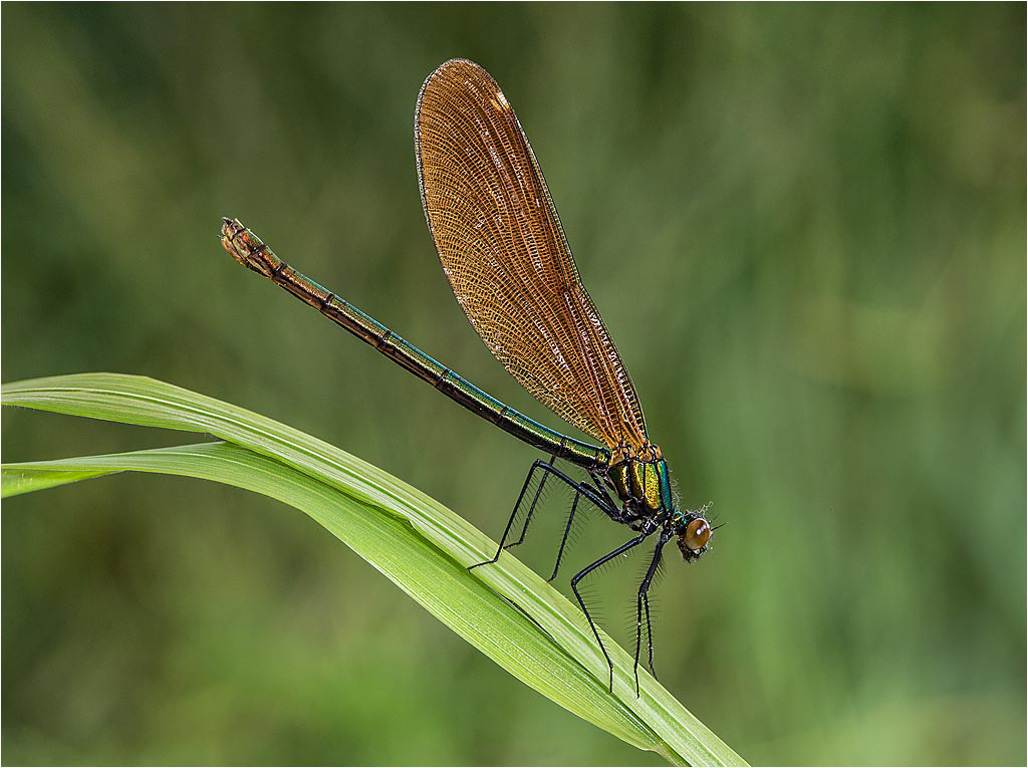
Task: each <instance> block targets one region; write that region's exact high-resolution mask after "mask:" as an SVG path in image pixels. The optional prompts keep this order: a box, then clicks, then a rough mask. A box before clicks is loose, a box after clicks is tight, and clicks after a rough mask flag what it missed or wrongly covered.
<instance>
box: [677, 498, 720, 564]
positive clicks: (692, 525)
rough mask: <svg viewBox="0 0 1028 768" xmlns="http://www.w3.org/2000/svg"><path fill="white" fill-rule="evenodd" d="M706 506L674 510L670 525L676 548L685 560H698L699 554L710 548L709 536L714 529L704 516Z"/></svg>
mask: <svg viewBox="0 0 1028 768" xmlns="http://www.w3.org/2000/svg"><path fill="white" fill-rule="evenodd" d="M706 511H707V508H706V507H702V508H701V509H695V510H688V511H685V512H682V511H680V510H675V512H674V515H673V517H672V525H673V530H674V534H675V537H676V538H677V539H678V548H679V549H680V550H681V551H682V557H684V558H685V561H686V562H687V563H688V562H691V561H693V560H698V559H699V557H700V555H702V554H703V553H704V552H706V551H707V550H708V549H710V537H711V535H712V533H713V531H714V529H713V528H711V527H710V522H708V520H707V518H706V517H704V514H706Z"/></svg>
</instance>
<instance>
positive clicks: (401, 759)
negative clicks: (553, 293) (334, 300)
mask: <svg viewBox="0 0 1028 768" xmlns="http://www.w3.org/2000/svg"><path fill="white" fill-rule="evenodd" d="M2 14H3V16H2V22H3V27H2V37H3V39H2V43H3V47H2V64H3V67H2V78H3V82H2V87H3V112H2V121H3V126H2V128H3V130H2V142H3V219H4V225H5V226H4V227H3V233H2V245H3V256H2V276H3V281H2V300H3V313H2V318H3V323H2V326H3V327H2V341H3V366H2V374H3V379H4V380H5V381H12V380H16V379H22V378H29V377H36V376H45V375H50V374H58V373H70V372H77V371H120V372H128V373H138V374H146V375H149V376H154V377H158V378H161V379H166V380H168V381H171V382H173V383H176V384H179V385H182V386H185V387H188V388H191V389H195V390H198V391H200V392H203V393H206V394H210V395H213V396H215V397H219V398H223V399H226V400H229V401H231V402H233V403H236V404H239V405H242V406H245V407H248V408H251V409H254V410H256V411H259V412H261V413H264V414H267V415H269V416H271V417H274V418H277V419H279V420H281V421H284V422H286V423H288V424H291V425H294V426H296V427H298V428H300V429H303V430H306V431H309V432H311V433H313V434H315V435H317V436H319V437H322V438H325V439H327V440H329V441H331V442H333V443H336V444H338V445H340V446H341V447H343V448H345V449H346V450H348V451H350V452H352V453H355V454H357V455H359V456H361V457H363V458H365V459H367V460H369V461H371V462H373V463H374V464H377V465H379V466H381V467H383V468H385V469H387V470H388V471H390V472H393V473H394V474H396V475H398V476H399V477H401V478H403V479H405V480H407V481H408V482H410V483H412V484H413V485H415V486H417V487H419V488H421V489H423V490H424V491H426V492H427V493H429V494H430V495H432V496H434V497H435V498H438V499H440V500H441V501H443V502H444V503H446V504H447V505H449V506H451V507H452V508H453V509H455V510H457V511H458V513H459V514H461V515H464V516H465V517H467V518H468V519H470V520H471V521H473V522H474V523H475V524H476V525H477V526H479V527H480V528H482V529H483V530H485V531H486V532H488V533H490V534H492V535H494V536H496V535H498V534H499V533H500V531H501V530H502V526H503V523H504V521H505V518H506V514H507V511H508V510H509V508H510V505H511V503H512V501H513V498H514V496H515V495H516V492H517V489H518V488H519V487H520V483H521V481H522V479H523V476H524V472H525V470H526V469H527V466H528V464H529V462H530V461H531V460H532V459H533V458H535V454H534V453H533V451H531V450H530V449H528V448H526V447H525V446H523V445H521V444H520V443H518V442H517V441H515V440H513V439H512V438H510V437H508V436H507V435H505V434H503V433H501V432H500V431H498V430H496V429H494V428H491V427H489V426H487V425H484V424H483V423H481V422H480V421H478V420H476V419H475V418H474V417H472V416H470V415H468V414H466V413H465V412H463V411H462V410H461V409H459V408H457V407H456V406H452V405H450V404H448V403H446V402H444V401H443V400H442V399H441V398H440V396H439V395H438V394H437V393H436V392H434V391H433V390H432V388H431V387H427V386H425V385H424V384H423V383H421V382H420V381H418V380H416V379H414V378H413V377H411V376H408V375H406V374H404V373H402V372H401V371H400V370H399V369H397V368H395V367H394V366H392V365H391V364H390V363H389V362H387V361H385V360H384V359H383V358H381V357H380V356H378V355H376V354H374V353H373V352H372V351H371V350H369V349H368V348H366V347H364V346H362V345H360V344H359V343H358V342H357V341H355V340H354V339H352V338H350V337H349V336H347V335H346V334H344V333H343V332H342V331H340V330H338V329H337V328H336V327H334V326H333V325H332V324H331V323H328V322H326V321H325V320H324V319H323V318H320V317H318V316H317V314H316V313H314V312H312V311H310V310H309V309H307V308H306V307H303V306H302V305H301V304H299V302H295V301H292V300H290V299H288V298H287V297H286V296H285V295H284V294H283V293H281V292H280V291H278V290H276V289H275V288H274V287H273V286H271V285H270V284H268V283H267V282H266V281H263V280H260V279H258V278H257V277H256V276H254V275H252V274H251V273H248V272H246V271H244V270H242V269H241V268H240V267H238V266H237V265H235V264H234V263H233V262H232V261H231V259H229V258H228V256H227V255H226V254H225V253H224V252H223V251H222V249H221V246H220V245H219V244H218V242H217V241H216V239H215V238H216V234H217V231H218V226H219V222H220V218H219V217H220V216H222V215H223V214H228V215H235V216H239V217H240V218H241V219H242V220H243V221H244V222H245V223H246V224H248V225H250V226H251V227H253V228H254V230H255V231H256V232H258V233H259V234H260V235H261V236H262V237H263V238H264V239H266V240H267V241H268V242H269V243H271V244H272V246H273V247H274V248H275V249H276V251H277V252H278V253H279V254H280V255H281V256H282V257H283V258H285V259H287V260H289V261H291V262H293V263H294V264H296V265H297V266H298V267H299V268H301V269H302V270H304V271H305V272H307V273H309V274H311V275H312V276H315V277H316V278H317V279H319V280H321V281H322V282H324V283H325V284H326V285H329V286H330V287H332V288H333V289H335V290H337V291H339V292H340V293H342V294H343V295H344V296H345V297H346V298H348V299H349V300H351V301H353V302H354V303H355V304H357V305H358V306H360V307H362V308H364V309H365V310H367V311H369V312H370V313H372V314H373V315H375V316H376V317H378V318H379V319H380V320H382V321H383V322H385V323H386V324H388V325H390V326H391V327H393V328H395V329H396V330H397V332H399V333H401V334H403V335H405V336H406V337H408V338H409V339H411V340H412V341H413V342H414V343H416V344H419V345H421V346H423V347H424V349H426V350H427V351H429V352H430V353H431V354H433V355H435V356H437V357H438V358H440V359H441V360H443V361H444V362H446V363H447V364H448V365H451V366H452V367H453V368H454V369H455V370H457V371H459V372H461V373H463V374H464V375H466V376H467V377H468V378H470V379H471V380H472V381H474V382H476V383H477V384H479V385H480V386H483V387H484V388H485V389H487V390H488V391H490V392H492V393H493V394H495V395H496V396H497V397H500V398H501V399H504V400H506V401H508V402H511V403H512V404H513V405H515V406H516V407H519V408H523V409H525V410H527V411H528V412H529V413H530V414H532V415H533V416H535V417H537V418H540V419H541V420H543V421H545V422H546V423H548V424H550V425H552V426H556V427H559V426H561V425H560V423H559V422H558V421H557V420H556V419H555V418H553V417H552V416H551V415H550V414H548V413H546V412H544V409H543V408H542V407H541V406H538V405H537V404H535V403H534V401H532V400H531V399H530V398H529V397H528V395H527V394H525V393H524V392H523V391H521V390H520V389H519V388H518V386H517V384H516V383H515V382H514V381H513V380H512V379H510V378H509V377H508V376H507V375H506V373H505V372H504V371H503V369H502V368H501V367H500V366H499V365H498V364H497V363H496V362H495V361H494V360H493V359H492V358H491V356H490V355H489V353H488V352H487V351H486V349H485V347H484V346H483V345H482V344H481V342H480V341H479V340H478V339H477V337H476V336H475V334H474V332H473V330H472V329H471V327H470V325H469V324H468V323H467V321H466V320H465V318H464V317H463V315H462V313H461V311H460V309H459V308H458V306H457V304H456V302H455V301H454V299H453V296H452V294H451V293H450V290H449V287H448V285H447V283H446V281H445V279H444V277H443V275H442V272H441V270H440V268H439V263H438V259H437V258H436V256H435V253H434V249H433V246H432V243H431V240H430V238H429V235H428V233H427V231H426V228H425V224H424V220H423V217H422V212H421V204H420V201H419V198H418V193H417V186H416V181H415V178H416V177H415V170H414V153H413V146H412V130H411V125H412V115H413V109H414V101H415V97H416V95H417V92H418V89H419V87H420V85H421V82H422V80H423V79H424V78H425V76H426V75H427V74H428V73H429V72H430V71H431V70H432V69H433V68H434V67H435V66H437V65H438V64H439V63H440V62H442V61H443V60H444V59H447V58H450V57H452V56H458V55H459V56H467V57H470V58H473V59H475V60H477V61H478V62H480V63H481V64H483V65H484V66H485V67H486V68H487V69H488V70H489V71H490V72H491V73H492V74H493V75H494V76H495V77H496V79H497V80H498V81H499V82H500V84H501V86H502V87H503V89H504V91H505V93H506V95H507V96H508V98H509V100H510V102H511V103H512V104H513V105H514V107H515V108H516V110H517V112H518V115H519V116H520V118H521V121H522V124H523V125H524V126H525V129H526V131H527V132H528V134H529V136H530V137H531V139H532V142H533V145H534V147H535V149H536V152H537V154H538V157H539V160H540V162H541V164H542V166H543V168H544V170H545V172H546V175H547V179H548V181H549V184H550V188H551V191H552V193H553V196H554V199H555V201H556V203H557V206H558V209H559V211H560V213H561V216H562V219H563V223H564V227H565V229H566V231H567V235H568V238H569V240H570V242H571V245H572V247H573V248H574V250H575V252H576V254H577V257H578V262H579V267H580V270H581V272H582V273H583V276H584V278H585V282H586V284H587V285H588V287H589V290H590V292H591V293H592V295H593V298H594V299H595V301H596V304H597V305H598V306H599V308H600V310H601V311H602V312H603V315H604V317H605V318H606V320H607V324H608V326H609V327H610V329H611V331H612V333H613V335H614V337H615V338H616V339H617V341H618V343H619V345H620V347H621V350H622V353H623V356H624V358H625V360H626V363H627V364H628V366H629V368H630V370H631V371H632V373H633V377H634V379H635V383H636V386H637V388H638V390H639V392H640V396H641V397H642V399H643V402H644V404H645V407H646V413H647V417H648V421H649V423H650V427H651V433H652V435H653V437H654V439H655V440H656V441H658V442H659V443H660V444H661V445H662V447H663V448H664V451H665V453H666V454H667V455H668V457H669V459H670V460H671V462H672V466H673V467H674V470H675V472H676V476H677V480H678V484H679V489H680V491H681V492H682V494H683V498H684V500H685V501H686V502H687V503H689V504H691V505H694V506H696V505H699V504H701V503H703V502H705V501H707V500H708V499H713V500H714V501H715V502H716V507H715V509H716V510H717V512H718V513H719V514H720V518H721V521H726V522H728V525H727V527H726V528H724V530H723V531H721V532H720V534H719V538H718V541H717V548H716V551H715V552H714V553H712V555H711V556H709V557H708V558H705V559H704V561H703V562H702V563H701V564H700V565H697V566H690V567H687V566H685V565H684V564H683V563H681V562H680V561H672V562H669V563H668V569H667V571H668V572H667V574H666V576H665V578H664V580H663V582H662V583H661V585H660V587H659V590H658V592H659V594H658V597H659V598H660V601H661V611H660V615H659V618H658V626H657V632H656V635H657V637H656V639H657V659H658V671H661V672H662V680H663V682H664V684H665V685H666V686H667V687H668V688H669V689H670V690H671V691H672V692H673V693H675V695H676V696H678V697H679V698H680V699H681V700H682V701H683V702H684V703H685V705H686V706H687V707H689V708H690V709H691V710H692V711H693V712H694V713H695V714H697V715H698V716H699V717H700V718H701V719H702V720H703V721H704V722H705V723H707V724H708V725H709V726H710V727H711V728H712V729H713V730H714V731H715V732H716V733H718V734H719V735H720V736H721V737H722V738H724V739H725V740H726V741H727V742H728V743H729V744H731V745H732V746H733V747H734V748H735V749H736V750H738V751H739V752H740V753H741V754H742V755H743V756H744V757H746V758H747V759H749V760H751V761H753V762H756V763H768V762H770V763H779V764H789V763H828V764H833V763H834V764H895V763H899V764H937V763H942V764H964V763H971V764H974V763H986V764H996V763H1021V764H1023V763H1024V762H1025V760H1026V753H1025V715H1026V713H1025V679H1026V678H1025V675H1026V670H1025V652H1026V648H1025V565H1026V564H1025V534H1026V531H1025V245H1026V244H1025V205H1026V199H1025V176H1024V173H1025V171H1024V169H1025V70H1024V61H1025V35H1024V29H1025V6H1024V5H1023V4H1014V5H1002V4H997V5H973V6H972V5H917V6H908V5H888V6H881V5H874V6H866V7H852V6H843V5H834V6H831V7H827V6H816V5H814V6H811V5H803V6H792V7H782V6H771V7H768V6H756V5H731V6H717V7H715V6H702V5H699V6H694V5H689V6H677V5H660V6H646V5H635V4H633V5H631V6H628V5H625V6H619V5H603V6H593V5H574V6H570V5H568V6H564V5H546V6H542V5H517V6H514V5H490V6H488V7H486V6H477V5H466V4H457V5H449V6H435V5H417V6H409V7H405V6H402V5H380V6H363V5H343V6H331V5H317V6H305V5H290V6H288V7H286V6H278V5H261V6H251V5H235V4H227V5H219V6H216V7H215V6H204V5H190V6H177V5H161V6H145V5H142V6H141V5H132V6H125V5H117V6H115V5H100V6H97V5H91V6H75V7H71V6H62V5H43V4H30V5H12V4H5V5H4V7H3V11H2ZM192 440H193V438H191V437H189V436H180V435H174V434H169V433H158V432H153V431H149V430H144V429H137V428H130V427H119V426H113V425H107V424H102V423H99V422H89V421H82V420H76V419H72V418H66V417H59V416H53V415H47V414H39V413H29V412H11V411H5V412H4V413H3V441H4V442H3V447H4V452H3V453H4V456H3V457H4V460H5V461H20V460H33V459H46V458H59V457H63V456H74V455H82V454H92V453H105V452H111V451H121V450H134V449H139V448H144V447H150V446H157V445H166V444H173V443H176V442H191V441H192ZM3 512H4V514H3V542H2V543H3V625H2V627H3V629H2V633H3V661H2V667H3V669H2V671H3V689H2V696H3V700H2V703H3V751H4V761H5V763H8V764H11V763H208V762H211V763H280V762H281V763H309V764H323V763H370V764H388V763H413V764H423V763H427V764H444V763H472V764H591V763H603V764H618V763H641V764H658V763H659V761H658V760H657V758H655V757H654V756H652V755H649V754H645V753H640V752H637V751H636V750H634V749H632V748H631V747H628V746H626V745H624V744H621V743H620V742H618V741H616V740H615V739H614V738H613V737H610V736H608V735H607V734H605V733H603V732H600V731H598V730H596V729H594V728H592V727H591V726H589V725H587V724H586V723H584V722H582V721H579V720H577V719H576V718H575V717H573V716H572V715H570V714H568V713H566V712H565V711H563V710H562V709H559V708H558V707H557V706H556V705H554V704H552V703H551V702H549V701H548V700H546V699H544V698H542V697H541V696H539V695H538V694H536V693H534V692H533V691H531V690H529V689H527V688H525V687H523V686H522V685H520V684H519V683H517V682H516V681H515V680H514V679H513V678H511V677H510V676H509V675H508V674H507V673H505V672H503V671H502V670H500V669H499V668H497V667H495V666H494V665H493V664H492V663H491V662H489V661H488V660H487V659H486V658H485V657H483V656H481V655H480V654H478V653H477V652H476V651H474V650H473V649H472V648H471V647H470V646H468V645H466V644H465V643H464V642H463V641H461V640H460V639H458V638H457V637H456V636H454V635H452V634H451V633H449V632H448V631H447V630H446V629H445V628H444V627H443V626H442V625H441V624H439V623H438V622H437V621H436V620H435V619H433V618H432V617H431V616H430V615H429V614H427V613H426V612H425V611H423V610H422V609H421V608H420V607H418V606H417V605H416V604H415V603H414V602H413V601H412V600H410V599H409V598H407V597H406V596H405V595H404V594H403V593H401V592H400V591H399V590H397V589H396V588H395V587H394V586H393V585H392V584H391V583H389V582H388V581H387V580H386V579H384V578H383V577H382V576H380V575H379V574H378V573H377V572H376V571H375V570H373V569H372V568H371V567H369V566H368V565H367V564H365V563H364V562H363V561H361V560H359V559H358V558H357V557H356V556H355V555H353V553H351V552H350V551H349V550H348V549H346V548H345V547H343V546H342V545H340V544H339V543H338V542H337V541H335V540H334V539H333V538H332V537H331V536H329V535H328V534H327V533H326V532H325V531H324V530H322V529H320V528H319V527H318V526H317V525H316V524H314V523H313V522H312V521H310V520H309V519H307V518H305V517H304V516H303V515H302V514H300V513H298V512H296V511H294V510H292V509H289V508H285V507H283V506H281V505H278V504H276V503H273V502H271V501H269V500H266V499H264V498H262V497H258V496H255V495H251V494H247V493H244V492H241V491H238V490H233V489H227V488H222V487H217V486H214V485H212V484H205V483H202V482H198V481H189V480H183V479H173V478H159V477H152V476H129V475H125V476H119V477H115V478H109V479H104V480H98V481H92V482H88V483H82V484H80V485H77V486H71V487H66V488H62V489H58V490H54V491H49V492H44V493H39V494H34V495H31V496H28V497H19V498H14V499H11V500H9V501H7V502H6V503H5V504H4V508H3ZM600 527H601V528H603V529H604V530H602V531H601V532H600V533H596V534H594V533H593V530H594V529H595V528H596V526H593V528H591V529H590V530H589V531H587V532H586V535H585V537H583V541H582V542H580V543H579V549H580V550H581V551H584V552H585V555H586V556H587V555H588V554H590V553H591V552H594V551H597V548H596V547H597V545H596V544H595V543H594V544H590V541H593V540H592V539H590V538H589V537H590V536H593V535H595V536H600V537H602V536H606V535H609V534H610V530H609V529H610V528H611V526H609V524H608V525H607V526H606V527H604V526H600ZM613 534H614V535H615V536H618V535H621V532H619V531H613ZM595 541H600V539H595ZM540 567H542V566H540Z"/></svg>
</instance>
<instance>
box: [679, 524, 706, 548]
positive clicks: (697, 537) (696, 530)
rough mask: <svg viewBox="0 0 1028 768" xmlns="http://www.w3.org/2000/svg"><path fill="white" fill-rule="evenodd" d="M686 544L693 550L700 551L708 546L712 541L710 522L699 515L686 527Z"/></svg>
mask: <svg viewBox="0 0 1028 768" xmlns="http://www.w3.org/2000/svg"><path fill="white" fill-rule="evenodd" d="M684 538H685V546H687V547H688V548H689V549H691V550H692V551H693V552H698V551H700V550H701V549H703V548H704V547H705V546H707V542H708V541H710V523H708V522H707V521H706V520H704V519H703V518H702V517H698V518H696V519H695V520H693V521H692V522H691V523H689V525H688V527H687V528H686V529H685V536H684Z"/></svg>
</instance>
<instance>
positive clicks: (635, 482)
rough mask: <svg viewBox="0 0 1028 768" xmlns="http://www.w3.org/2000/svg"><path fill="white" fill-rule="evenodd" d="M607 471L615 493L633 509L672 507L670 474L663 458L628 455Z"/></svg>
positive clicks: (657, 509)
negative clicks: (641, 457)
mask: <svg viewBox="0 0 1028 768" xmlns="http://www.w3.org/2000/svg"><path fill="white" fill-rule="evenodd" d="M607 474H608V476H609V477H610V481H611V482H612V483H613V484H614V490H615V491H616V492H617V495H618V496H619V497H620V498H621V500H622V501H624V502H627V503H628V504H629V505H630V506H632V507H634V508H635V510H634V511H637V512H639V513H644V512H647V511H648V512H653V513H656V512H660V511H663V510H667V511H671V510H672V509H674V499H673V498H672V495H671V476H670V475H669V474H668V469H667V462H666V461H664V459H663V458H655V459H649V460H643V459H638V458H628V459H625V460H623V461H620V462H618V463H617V464H614V465H613V466H612V467H611V468H610V469H609V470H608V471H607Z"/></svg>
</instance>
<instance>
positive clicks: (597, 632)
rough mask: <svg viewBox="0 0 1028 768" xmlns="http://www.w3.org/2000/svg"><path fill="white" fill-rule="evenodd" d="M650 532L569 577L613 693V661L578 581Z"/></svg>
mask: <svg viewBox="0 0 1028 768" xmlns="http://www.w3.org/2000/svg"><path fill="white" fill-rule="evenodd" d="M651 533H652V531H650V532H649V533H640V534H639V535H638V536H636V537H635V538H634V539H632V540H631V541H629V542H626V543H624V544H622V545H621V546H620V547H618V548H617V549H615V550H613V551H612V552H608V553H607V554H605V555H604V556H603V557H601V558H600V559H599V560H597V561H596V562H595V563H592V564H591V565H587V566H586V567H585V568H583V569H582V570H580V571H579V572H578V573H576V574H575V575H574V577H573V578H572V579H571V591H572V592H574V593H575V597H576V598H578V604H579V605H580V606H582V613H584V614H585V618H586V619H587V620H588V621H589V627H590V629H592V631H593V635H594V636H595V637H596V642H597V643H599V645H600V651H602V652H603V658H605V659H606V660H607V668H608V669H609V670H610V692H611V693H614V662H613V661H611V660H610V654H608V653H607V649H606V648H604V647H603V641H602V640H601V639H600V630H599V629H598V628H597V626H596V622H595V621H593V617H592V616H591V615H590V614H589V608H588V607H587V606H586V604H585V600H584V599H583V598H582V595H581V593H580V592H579V591H578V583H579V582H580V581H581V580H582V579H584V578H585V577H586V576H588V575H589V574H590V573H592V572H593V571H595V570H596V569H597V568H599V567H600V566H601V565H603V564H604V563H607V562H610V561H611V560H613V559H614V558H615V557H617V556H618V555H621V554H623V553H625V552H627V551H628V550H630V549H631V548H632V547H635V546H638V545H639V544H642V542H643V540H645V538H646V537H647V536H649V535H650V534H651Z"/></svg>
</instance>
